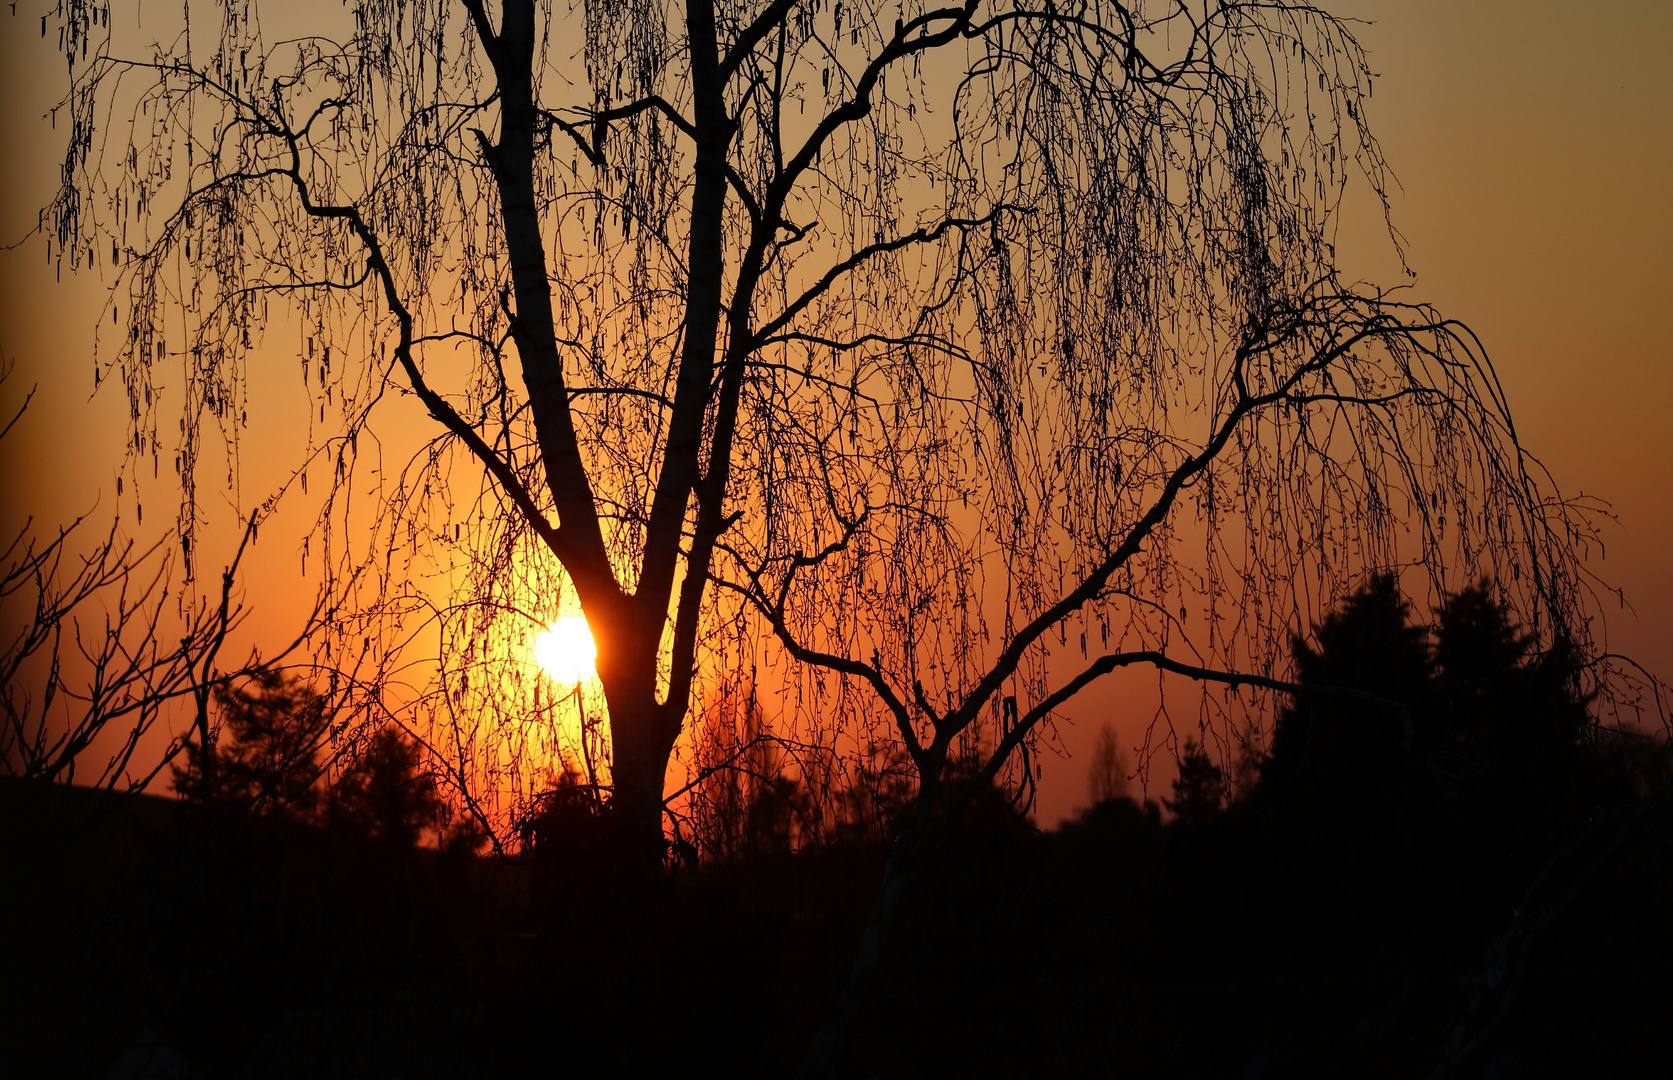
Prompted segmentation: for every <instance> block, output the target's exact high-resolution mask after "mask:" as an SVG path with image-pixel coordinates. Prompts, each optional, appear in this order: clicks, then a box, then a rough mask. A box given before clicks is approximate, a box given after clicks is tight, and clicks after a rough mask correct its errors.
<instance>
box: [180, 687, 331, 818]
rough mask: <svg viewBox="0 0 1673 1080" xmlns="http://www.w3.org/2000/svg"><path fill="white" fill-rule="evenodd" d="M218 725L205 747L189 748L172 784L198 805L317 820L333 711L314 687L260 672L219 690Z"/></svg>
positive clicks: (195, 745)
mask: <svg viewBox="0 0 1673 1080" xmlns="http://www.w3.org/2000/svg"><path fill="white" fill-rule="evenodd" d="M215 700H216V705H217V711H218V723H217V724H216V726H215V728H214V729H213V734H212V738H211V739H210V741H209V743H208V748H207V750H206V749H205V745H204V743H202V742H194V743H192V744H191V745H190V746H188V747H187V749H186V752H185V764H184V765H180V766H175V767H174V770H173V772H174V789H175V790H176V791H178V792H179V793H180V794H181V795H183V796H185V797H186V798H188V799H191V800H193V801H196V802H201V803H207V804H214V805H222V806H234V807H243V808H254V809H256V810H258V811H259V812H262V813H268V814H275V815H279V816H283V817H289V818H293V819H296V820H303V821H309V820H313V819H314V818H315V817H316V814H317V812H318V810H319V807H320V799H321V788H322V787H323V785H322V784H321V777H322V774H323V772H324V766H323V765H322V763H321V762H320V751H321V749H322V747H323V746H324V745H325V743H326V741H327V736H328V734H329V730H328V728H329V724H330V721H331V716H330V715H329V714H328V713H327V711H326V703H325V701H324V700H323V699H322V698H321V697H320V696H319V694H317V693H316V692H315V691H314V690H313V689H312V688H311V687H309V686H308V685H307V684H305V683H303V682H302V681H300V680H299V679H296V678H295V677H293V676H289V675H287V674H285V673H283V672H280V671H262V672H258V673H257V674H255V675H253V676H251V677H250V678H248V679H246V680H244V681H243V682H241V683H237V684H235V685H231V686H223V687H220V688H218V689H217V690H216V694H215Z"/></svg>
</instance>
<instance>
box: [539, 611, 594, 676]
mask: <svg viewBox="0 0 1673 1080" xmlns="http://www.w3.org/2000/svg"><path fill="white" fill-rule="evenodd" d="M534 658H535V662H536V663H538V664H539V665H540V670H542V671H544V672H545V673H546V674H547V676H548V677H549V678H550V679H551V680H552V681H553V682H556V683H562V684H563V685H565V686H572V685H574V684H575V683H580V682H585V681H586V680H588V679H590V678H592V677H593V675H594V674H595V672H596V669H595V667H594V666H593V662H594V661H595V660H596V659H597V658H598V649H597V648H596V647H595V646H594V645H593V635H592V630H591V629H590V628H589V627H588V626H587V620H586V619H584V618H582V617H581V616H579V615H567V616H565V617H564V618H561V619H559V620H558V621H557V622H555V623H553V624H552V625H551V626H549V627H547V628H546V629H545V630H543V631H541V633H540V636H539V637H536V638H535V639H534Z"/></svg>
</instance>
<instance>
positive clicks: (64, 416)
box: [0, 0, 1673, 823]
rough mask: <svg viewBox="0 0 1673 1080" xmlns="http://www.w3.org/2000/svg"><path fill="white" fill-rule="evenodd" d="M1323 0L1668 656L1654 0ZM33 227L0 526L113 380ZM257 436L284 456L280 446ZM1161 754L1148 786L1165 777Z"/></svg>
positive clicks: (1, 170) (1105, 687) (1440, 265)
mask: <svg viewBox="0 0 1673 1080" xmlns="http://www.w3.org/2000/svg"><path fill="white" fill-rule="evenodd" d="M115 6H116V5H113V7H115ZM1326 6H1328V7H1330V8H1331V9H1332V10H1335V11H1338V12H1340V13H1342V14H1346V15H1352V16H1357V17H1361V18H1366V19H1370V20H1374V22H1373V23H1372V25H1367V26H1362V27H1361V28H1360V31H1359V35H1360V38H1361V40H1362V41H1363V42H1364V43H1365V45H1366V46H1367V47H1368V49H1369V51H1370V54H1371V62H1372V67H1373V69H1374V70H1375V71H1377V72H1378V73H1379V75H1380V76H1381V78H1380V80H1379V81H1378V83H1377V86H1376V94H1375V98H1374V101H1373V103H1372V104H1373V108H1372V111H1371V114H1370V118H1371V121H1372V123H1373V126H1374V130H1375V131H1376V133H1377V134H1378V136H1379V137H1380V139H1381V140H1382V143H1383V147H1384V150H1385V152H1386V153H1387V157H1388V159H1389V161H1390V162H1391V163H1392V165H1393V167H1394V169H1395V171H1396V174H1397V175H1398V177H1399V179H1400V182H1401V184H1402V187H1403V190H1402V191H1400V192H1397V193H1396V198H1395V204H1394V213H1395V223H1396V225H1397V226H1398V227H1399V229H1400V230H1401V232H1402V233H1403V235H1404V237H1405V239H1406V241H1407V245H1408V255H1409V259H1410V262H1411V265H1412V267H1413V269H1415V270H1416V271H1417V274H1418V277H1417V280H1416V283H1415V284H1416V287H1415V290H1414V294H1415V296H1416V297H1418V298H1421V299H1424V300H1429V301H1432V302H1434V303H1436V304H1437V305H1438V306H1439V307H1440V308H1441V310H1443V311H1444V312H1446V313H1447V314H1449V315H1451V316H1454V317H1457V318H1461V319H1463V320H1465V321H1467V322H1468V323H1469V324H1470V325H1471V326H1472V327H1473V328H1474V329H1475V330H1476V331H1477V332H1478V333H1479V334H1480V335H1481V337H1482V339H1483V341H1484V342H1485V343H1486V345H1487V348H1488V350H1489V352H1490V354H1491V356H1492V357H1493V359H1494V361H1495V362H1496V364H1497V366H1498V370H1499V374H1500V377H1501V379H1502V380H1503V382H1504V385H1505V388H1506V391H1507V393H1508V395H1509V398H1510V403H1511V406H1512V409H1513V412H1514V414H1515V416H1516V417H1517V421H1518V424H1519V431H1520V433H1521V435H1522V438H1523V441H1524V443H1525V444H1526V445H1527V446H1529V447H1531V448H1532V449H1533V451H1534V452H1535V453H1536V454H1537V455H1538V456H1540V457H1541V458H1542V459H1543V460H1544V462H1545V463H1546V465H1547V466H1549V467H1550V469H1551V471H1552V473H1553V475H1554V476H1555V478H1556V480H1557V482H1558V483H1559V485H1560V486H1561V487H1562V488H1563V490H1565V491H1566V492H1568V493H1571V494H1573V493H1580V492H1584V493H1586V494H1588V495H1595V496H1599V497H1601V498H1603V499H1606V500H1608V501H1609V502H1610V503H1611V504H1612V505H1613V507H1614V509H1615V512H1616V514H1617V516H1618V518H1619V524H1618V525H1609V526H1607V527H1606V529H1605V531H1604V538H1605V541H1606V544H1607V555H1606V557H1604V556H1603V553H1600V554H1599V557H1598V558H1597V559H1594V561H1593V563H1592V567H1593V569H1594V570H1595V571H1596V572H1597V573H1599V574H1600V575H1601V576H1602V577H1603V578H1604V579H1605V580H1606V581H1608V582H1609V583H1610V584H1612V585H1618V586H1620V587H1621V588H1622V589H1624V590H1625V593H1626V599H1627V601H1628V603H1630V604H1631V605H1632V607H1633V608H1635V609H1636V613H1634V612H1633V611H1625V610H1616V611H1615V613H1614V614H1613V615H1612V617H1611V621H1610V624H1609V645H1610V647H1611V648H1612V649H1614V650H1616V651H1620V652H1625V653H1628V654H1630V655H1632V656H1634V657H1636V658H1638V659H1639V660H1641V661H1642V662H1643V663H1645V665H1646V666H1647V667H1649V668H1650V669H1651V670H1652V671H1654V672H1655V673H1657V674H1659V675H1661V676H1662V677H1663V678H1670V677H1673V562H1670V560H1669V559H1668V557H1667V554H1666V550H1665V549H1666V541H1667V537H1668V536H1669V535H1670V532H1673V453H1669V450H1668V448H1667V446H1666V444H1665V441H1664V440H1665V434H1664V433H1665V431H1666V429H1667V427H1668V423H1667V420H1666V418H1667V417H1668V416H1669V415H1670V414H1673V345H1670V344H1669V337H1668V335H1667V334H1666V333H1665V332H1664V330H1663V326H1662V323H1663V322H1664V321H1665V313H1666V312H1667V311H1668V310H1670V309H1673V302H1670V297H1673V200H1670V198H1669V194H1670V192H1673V63H1669V61H1668V57H1670V56H1673V5H1668V4H1665V3H1661V2H1654V0H1618V2H1613V3H1594V4H1589V5H1585V6H1584V7H1583V8H1582V7H1580V6H1577V5H1574V4H1572V3H1568V4H1562V3H1557V2H1554V0H1535V2H1529V0H1517V2H1509V0H1493V2H1480V0H1473V2H1469V3H1458V2H1456V0H1454V2H1438V0H1375V2H1373V0H1353V2H1351V3H1335V2H1331V3H1327V5H1326ZM37 24H38V19H31V18H26V17H24V16H23V15H17V16H12V15H8V14H5V13H3V12H0V95H3V97H4V100H5V101H6V103H7V107H6V108H5V109H4V110H0V147H4V148H5V151H6V152H5V153H4V154H0V242H4V243H11V242H14V241H16V240H18V239H20V238H21V237H22V236H23V235H24V234H25V233H26V232H27V231H28V229H29V228H30V227H32V226H33V224H34V221H35V210H36V208H37V207H38V206H40V205H41V204H43V203H44V202H45V201H46V199H47V198H48V197H49V195H50V188H51V184H52V182H53V178H54V177H53V174H54V165H53V161H52V158H53V155H54V153H56V152H58V147H59V143H58V142H57V139H58V134H57V133H55V132H53V131H52V130H51V129H50V127H49V124H48V123H47V121H46V119H45V117H44V115H43V114H44V113H45V111H46V108H47V107H48V105H49V104H50V100H51V97H52V92H53V91H55V90H56V89H58V81H57V80H55V79H54V78H53V77H52V76H54V74H55V73H56V72H58V71H59V70H60V69H58V68H55V67H53V66H50V65H48V64H45V63H43V60H44V59H50V56H51V50H50V49H47V48H45V47H44V46H45V45H46V44H51V43H43V42H41V41H40V39H39V36H38V25H37ZM59 62H60V63H61V61H59ZM1371 239H1372V238H1371V237H1370V235H1369V234H1368V233H1367V234H1356V235H1344V236H1343V238H1342V245H1341V248H1340V250H1341V251H1342V252H1343V255H1344V258H1345V260H1346V262H1347V265H1348V267H1349V269H1350V270H1352V271H1355V272H1359V273H1363V276H1365V277H1366V278H1368V279H1370V280H1374V281H1379V282H1385V283H1392V282H1395V281H1397V280H1398V279H1399V276H1400V275H1399V272H1398V267H1397V266H1393V265H1391V264H1390V260H1389V259H1388V258H1387V257H1386V256H1385V255H1382V254H1380V251H1381V249H1379V248H1377V247H1376V245H1375V244H1373V243H1371V242H1370V241H1371ZM43 250H44V249H43V242H42V241H40V240H38V239H37V240H33V241H30V242H27V243H25V244H24V245H23V246H22V247H21V248H19V249H18V250H15V251H10V252H0V352H3V354H4V356H5V357H6V358H7V359H8V360H15V361H16V363H17V373H16V374H15V375H14V377H13V379H12V380H10V381H9V382H8V383H7V385H5V386H4V387H3V388H0V406H3V407H4V408H5V410H6V416H7V417H8V418H9V416H10V414H11V411H12V410H13V409H15V407H16V404H17V403H18V402H19V401H20V400H21V397H22V393H23V391H24V390H25V389H26V388H27V387H28V386H29V385H31V384H38V385H39V392H38V394H37V396H36V399H35V403H34V404H33V405H32V407H31V414H30V416H28V417H27V418H26V420H25V421H24V423H23V424H21V425H20V426H19V428H18V430H16V431H15V432H14V433H13V435H12V436H11V437H9V438H8V439H7V440H6V442H5V443H4V444H0V525H3V526H5V527H6V528H8V529H15V528H16V525H17V523H19V522H21V520H22V519H23V518H24V517H25V516H28V515H30V514H33V515H34V516H35V517H36V519H37V520H39V521H51V522H59V521H66V520H69V519H70V518H72V517H74V516H75V515H76V514H77V513H80V512H85V511H86V510H88V509H90V508H92V507H93V506H94V505H95V503H98V505H99V506H100V508H101V512H105V511H108V509H109V507H110V506H111V505H112V501H111V495H112V492H110V491H109V490H108V488H109V485H110V483H111V480H112V478H113V477H114V474H115V465H116V462H117V461H118V459H119V455H120V453H121V448H122V444H123V435H124V433H123V426H122V423H121V409H120V403H119V402H118V401H117V399H116V398H115V396H114V395H102V396H101V397H100V398H98V399H95V400H93V401H91V402H89V401H88V400H87V395H88V392H89V391H90V389H91V382H92V379H91V371H92V362H91V359H90V356H89V349H88V341H89V340H90V325H91V323H92V321H93V319H94V318H96V317H97V316H98V311H99V307H98V304H99V299H100V296H99V293H98V291H97V287H96V284H95V283H94V282H92V281H91V280H83V281H77V282H65V283H63V284H59V283H57V282H55V280H54V277H53V274H52V270H51V268H50V267H48V266H47V264H46V262H45V259H44V255H43ZM1372 251H1378V252H1379V254H1377V255H1375V256H1371V255H1367V254H1366V253H1367V252H1372ZM107 317H108V316H107ZM246 454H247V455H248V456H247V457H246V460H245V477H244V479H245V486H246V490H247V491H249V492H251V493H254V492H255V491H256V490H257V489H258V488H259V487H260V483H259V481H260V480H261V479H262V478H263V477H264V476H265V473H264V470H263V462H262V461H261V460H260V459H259V455H256V454H255V453H254V452H253V450H252V449H247V450H246ZM278 456H279V457H280V458H288V457H289V453H288V448H287V453H285V454H281V455H278ZM275 464H277V462H276V463H275ZM154 513H155V518H154V519H148V520H153V522H154V523H161V522H163V521H166V520H168V519H169V518H171V517H172V507H167V506H161V505H159V506H157V507H156V509H155V511H154ZM95 516H97V515H95ZM278 555H279V553H277V552H274V553H273V554H272V556H270V557H272V558H275V559H276V558H278ZM291 599H295V597H291ZM272 601H273V602H278V603H283V602H284V601H283V600H281V599H280V598H279V597H274V598H272ZM264 602H268V601H267V600H266V599H265V598H264ZM1155 685H1156V680H1155V678H1154V676H1146V675H1140V674H1131V675H1128V676H1126V677H1125V678H1123V679H1120V680H1116V679H1111V680H1108V681H1106V682H1105V683H1104V684H1101V685H1100V686H1098V687H1095V688H1094V689H1093V690H1092V691H1090V692H1089V693H1088V694H1087V695H1085V696H1083V697H1082V698H1081V699H1079V700H1077V701H1076V702H1074V703H1073V704H1072V705H1071V707H1070V708H1069V709H1068V710H1067V716H1068V717H1069V718H1070V719H1071V720H1072V721H1074V723H1073V724H1065V725H1062V726H1061V727H1060V733H1061V735H1062V737H1063V738H1062V742H1063V745H1064V747H1065V748H1066V749H1067V750H1068V751H1069V752H1071V753H1074V754H1077V755H1078V756H1077V757H1076V758H1073V759H1069V760H1064V759H1054V758H1051V757H1049V756H1048V757H1047V759H1046V761H1045V775H1044V778H1043V784H1042V791H1041V801H1040V807H1039V811H1040V817H1041V819H1042V822H1043V823H1051V822H1054V821H1056V820H1058V819H1060V818H1061V817H1062V816H1064V815H1065V814H1067V813H1068V812H1070V810H1071V809H1072V808H1073V807H1074V806H1075V805H1076V804H1077V803H1079V802H1081V801H1082V800H1083V798H1084V776H1085V760H1086V756H1085V753H1084V752H1085V751H1086V750H1088V749H1089V748H1090V745H1091V740H1092V736H1093V733H1094V732H1095V730H1096V728H1097V725H1098V723H1099V722H1100V721H1102V720H1103V719H1105V718H1109V719H1113V720H1115V721H1116V722H1117V723H1118V725H1119V727H1120V730H1121V733H1122V735H1123V741H1124V742H1127V743H1129V744H1130V743H1132V742H1133V741H1135V740H1136V739H1137V738H1138V735H1139V731H1140V729H1141V728H1142V725H1143V724H1144V723H1145V722H1147V721H1148V719H1149V717H1150V716H1151V714H1152V712H1153V710H1154V707H1155V700H1156V695H1155ZM1164 770H1165V766H1162V765H1159V766H1158V771H1157V773H1156V774H1155V777H1154V778H1153V780H1152V793H1153V794H1156V793H1157V791H1156V788H1157V785H1158V784H1159V783H1160V784H1162V785H1164V787H1165V780H1166V776H1167V772H1166V771H1164Z"/></svg>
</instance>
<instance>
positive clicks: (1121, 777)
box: [1086, 723, 1127, 806]
mask: <svg viewBox="0 0 1673 1080" xmlns="http://www.w3.org/2000/svg"><path fill="white" fill-rule="evenodd" d="M1126 794H1127V755H1126V754H1125V753H1123V752H1122V750H1121V747H1120V746H1119V745H1117V743H1116V737H1115V729H1114V728H1113V727H1111V726H1110V725H1109V724H1107V723H1106V724H1104V725H1103V726H1102V727H1100V728H1099V729H1098V737H1097V739H1095V740H1094V741H1093V743H1092V760H1091V762H1090V763H1089V764H1088V766H1087V770H1086V799H1087V804H1088V805H1089V806H1096V805H1098V804H1099V803H1101V802H1108V801H1109V800H1110V799H1120V798H1124V797H1125V796H1126Z"/></svg>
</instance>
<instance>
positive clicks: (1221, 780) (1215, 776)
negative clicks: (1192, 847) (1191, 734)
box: [1162, 739, 1226, 828]
mask: <svg viewBox="0 0 1673 1080" xmlns="http://www.w3.org/2000/svg"><path fill="white" fill-rule="evenodd" d="M1162 803H1163V805H1165V806H1166V807H1167V808H1168V809H1169V810H1171V811H1172V812H1173V816H1174V817H1175V818H1176V819H1177V820H1178V821H1179V823H1180V824H1181V825H1184V826H1186V827H1188V828H1189V827H1192V826H1197V825H1206V824H1208V823H1209V822H1211V821H1213V820H1214V819H1215V818H1217V817H1219V816H1220V811H1221V810H1223V809H1224V808H1225V805H1226V774H1225V771H1224V770H1223V769H1221V768H1220V766H1219V765H1217V764H1215V763H1214V759H1213V758H1211V757H1209V756H1208V751H1207V750H1206V749H1204V748H1203V746H1202V745H1201V744H1200V743H1198V742H1197V741H1196V740H1195V739H1186V740H1185V748H1184V751H1183V752H1182V753H1181V754H1180V756H1179V775H1178V776H1177V777H1175V778H1174V781H1173V798H1171V799H1163V800H1162Z"/></svg>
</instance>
